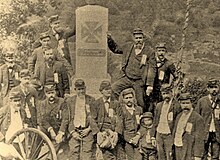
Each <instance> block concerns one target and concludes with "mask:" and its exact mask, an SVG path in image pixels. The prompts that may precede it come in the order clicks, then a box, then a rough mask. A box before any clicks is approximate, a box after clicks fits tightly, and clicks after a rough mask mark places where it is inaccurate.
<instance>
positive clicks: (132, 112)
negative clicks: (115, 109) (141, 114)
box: [125, 105, 135, 115]
mask: <svg viewBox="0 0 220 160" xmlns="http://www.w3.org/2000/svg"><path fill="white" fill-rule="evenodd" d="M125 108H126V109H127V111H128V112H129V113H130V114H131V115H133V114H134V111H135V108H134V106H132V107H128V106H127V105H125Z"/></svg>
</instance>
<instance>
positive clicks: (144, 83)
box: [112, 28, 156, 111]
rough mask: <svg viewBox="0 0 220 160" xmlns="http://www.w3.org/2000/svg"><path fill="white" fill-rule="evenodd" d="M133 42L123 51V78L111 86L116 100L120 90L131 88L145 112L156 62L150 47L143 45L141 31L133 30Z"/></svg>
mask: <svg viewBox="0 0 220 160" xmlns="http://www.w3.org/2000/svg"><path fill="white" fill-rule="evenodd" d="M133 41H134V43H133V44H132V45H131V46H127V47H126V50H124V51H123V53H124V54H123V57H124V62H123V67H122V71H123V76H122V77H121V78H119V79H118V80H117V81H116V82H115V83H113V84H112V90H113V92H114V95H115V97H116V98H117V97H118V96H119V94H120V93H121V91H122V90H124V89H126V88H129V87H133V88H134V90H135V94H136V98H137V103H138V105H139V106H141V107H142V108H143V111H147V110H148V108H147V106H146V102H145V96H146V95H148V96H149V95H150V93H151V92H152V90H153V84H154V78H155V74H156V60H155V56H154V53H153V50H152V49H151V47H150V46H148V45H147V44H146V43H144V33H143V31H142V29H140V28H136V29H134V32H133Z"/></svg>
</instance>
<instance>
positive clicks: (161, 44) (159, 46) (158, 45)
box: [156, 42, 167, 49]
mask: <svg viewBox="0 0 220 160" xmlns="http://www.w3.org/2000/svg"><path fill="white" fill-rule="evenodd" d="M156 48H165V49H167V47H166V43H165V42H160V43H158V44H157V45H156Z"/></svg>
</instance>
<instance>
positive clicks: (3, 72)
mask: <svg viewBox="0 0 220 160" xmlns="http://www.w3.org/2000/svg"><path fill="white" fill-rule="evenodd" d="M2 53H3V56H4V61H5V64H3V65H2V66H0V91H1V94H0V95H1V97H0V107H2V106H3V105H4V104H6V103H7V102H6V101H7V95H8V93H9V91H10V90H11V89H12V88H13V87H15V86H17V85H19V83H20V81H19V72H20V70H21V67H20V66H18V65H16V64H15V55H16V54H17V48H16V44H15V42H13V41H8V43H7V44H5V46H3V50H2Z"/></svg>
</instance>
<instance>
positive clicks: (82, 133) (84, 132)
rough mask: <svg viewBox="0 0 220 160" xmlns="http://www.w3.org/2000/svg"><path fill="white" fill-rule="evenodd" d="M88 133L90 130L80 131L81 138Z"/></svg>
mask: <svg viewBox="0 0 220 160" xmlns="http://www.w3.org/2000/svg"><path fill="white" fill-rule="evenodd" d="M90 131H91V129H90V128H86V129H84V130H82V132H81V137H85V136H87V135H88V134H89V132H90Z"/></svg>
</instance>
